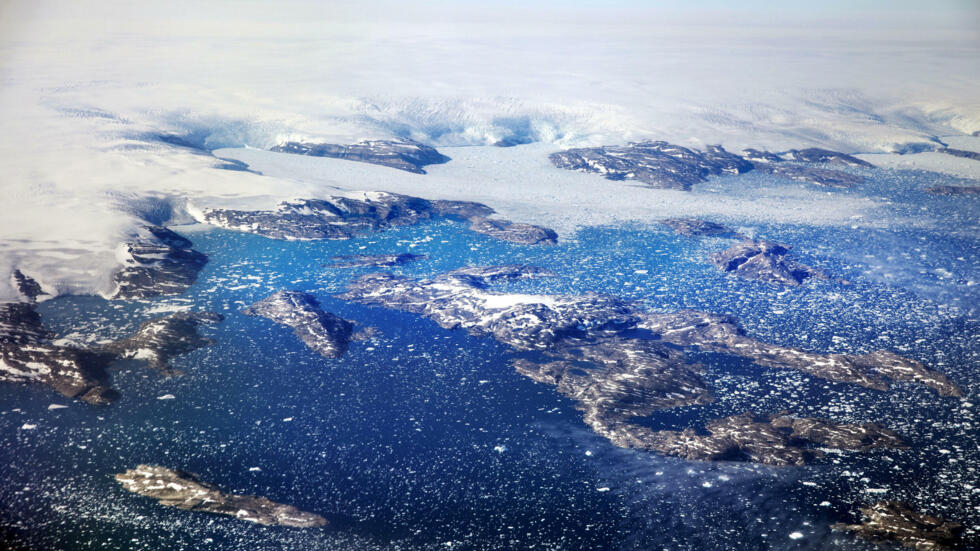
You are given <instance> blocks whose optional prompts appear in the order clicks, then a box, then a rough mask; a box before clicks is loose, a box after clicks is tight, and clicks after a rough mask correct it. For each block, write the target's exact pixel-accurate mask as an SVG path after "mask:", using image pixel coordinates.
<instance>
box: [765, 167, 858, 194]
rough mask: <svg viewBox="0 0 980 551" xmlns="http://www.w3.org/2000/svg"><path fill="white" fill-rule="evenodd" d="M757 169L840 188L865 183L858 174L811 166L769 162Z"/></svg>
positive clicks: (805, 181)
mask: <svg viewBox="0 0 980 551" xmlns="http://www.w3.org/2000/svg"><path fill="white" fill-rule="evenodd" d="M756 170H758V171H759V172H764V173H766V174H772V175H773V176H779V177H781V178H788V179H790V180H796V181H798V182H804V183H807V184H814V185H818V186H822V187H830V188H838V189H847V188H852V187H854V186H856V185H859V184H863V183H864V177H863V176H859V175H857V174H851V173H849V172H843V171H840V170H831V169H827V168H814V167H811V166H800V165H787V164H778V165H777V164H768V165H756Z"/></svg>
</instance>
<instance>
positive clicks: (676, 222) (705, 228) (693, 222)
mask: <svg viewBox="0 0 980 551" xmlns="http://www.w3.org/2000/svg"><path fill="white" fill-rule="evenodd" d="M660 223H661V224H663V225H664V226H667V227H668V228H670V229H672V230H674V233H677V234H679V235H683V236H684V237H736V238H740V239H744V236H743V235H742V234H740V233H738V232H736V231H735V230H733V229H731V228H729V227H728V226H723V225H721V224H717V223H715V222H709V221H707V220H701V219H698V218H667V219H664V220H661V221H660Z"/></svg>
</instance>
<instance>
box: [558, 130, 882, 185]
mask: <svg viewBox="0 0 980 551" xmlns="http://www.w3.org/2000/svg"><path fill="white" fill-rule="evenodd" d="M742 154H743V156H738V155H735V154H734V153H729V152H728V151H725V149H724V148H722V147H721V146H720V145H712V146H708V147H707V148H706V149H705V151H703V152H702V151H698V150H696V149H688V148H686V147H681V146H679V145H672V144H669V143H667V142H662V141H658V142H636V143H630V144H629V145H625V146H605V147H589V148H579V149H568V150H566V151H559V152H557V153H552V154H551V156H550V159H551V162H552V163H553V164H554V165H555V166H556V167H558V168H566V169H570V170H581V171H583V172H594V173H598V174H602V175H604V176H605V177H606V178H607V179H609V180H636V181H638V182H642V183H644V184H647V185H648V186H650V187H655V188H661V189H679V190H690V189H691V186H693V185H695V184H699V183H701V182H704V181H706V180H707V178H708V177H709V176H712V175H719V174H741V173H743V172H748V171H750V170H753V169H755V170H759V171H762V172H765V173H767V174H772V175H775V176H780V177H783V178H789V179H792V180H798V181H802V182H808V183H812V184H816V185H820V186H825V187H836V188H847V187H852V186H855V185H857V184H860V183H862V182H864V178H862V177H861V176H859V175H856V174H850V173H847V172H841V171H839V170H831V169H826V168H816V167H808V166H803V165H800V164H786V163H784V162H783V161H787V160H789V161H797V162H799V163H827V164H839V165H845V166H854V167H871V166H872V165H871V164H870V163H867V162H865V161H862V160H861V159H858V158H857V157H853V156H851V155H847V154H844V153H840V152H837V151H830V150H827V149H818V148H810V149H793V150H790V151H788V152H786V153H783V154H781V155H777V154H775V153H770V152H768V151H760V150H758V149H745V150H743V152H742Z"/></svg>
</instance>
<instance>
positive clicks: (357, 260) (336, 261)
mask: <svg viewBox="0 0 980 551" xmlns="http://www.w3.org/2000/svg"><path fill="white" fill-rule="evenodd" d="M426 258H428V256H427V255H424V254H412V253H398V254H352V255H345V256H335V257H333V258H332V259H331V260H333V262H331V263H330V264H327V265H326V267H328V268H388V267H391V266H402V265H404V264H408V263H410V262H416V261H419V260H425V259H426Z"/></svg>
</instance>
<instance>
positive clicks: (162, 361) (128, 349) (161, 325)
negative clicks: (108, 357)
mask: <svg viewBox="0 0 980 551" xmlns="http://www.w3.org/2000/svg"><path fill="white" fill-rule="evenodd" d="M222 320H224V316H222V315H221V314H216V313H214V312H177V313H174V314H170V315H169V316H164V317H162V318H156V319H152V320H149V321H147V322H144V323H143V324H142V325H140V327H139V329H138V330H137V331H136V333H135V334H134V335H132V336H131V337H129V338H126V339H122V340H119V341H116V342H113V343H110V344H107V345H105V346H103V350H104V351H106V352H108V353H110V354H113V355H114V356H115V357H117V358H121V359H126V360H142V361H145V362H146V363H147V365H148V367H150V368H152V369H156V370H159V371H161V372H163V373H165V374H168V375H169V374H175V373H176V372H174V371H172V370H171V369H170V360H171V359H173V358H175V357H177V356H180V355H183V354H187V353H188V352H192V351H194V350H197V349H198V348H202V347H205V346H210V345H212V344H214V340H213V339H208V338H205V337H202V336H201V335H200V334H199V333H198V332H197V328H198V326H200V325H201V324H213V323H218V322H220V321H222Z"/></svg>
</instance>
